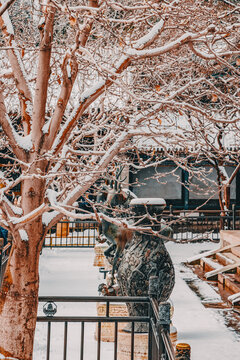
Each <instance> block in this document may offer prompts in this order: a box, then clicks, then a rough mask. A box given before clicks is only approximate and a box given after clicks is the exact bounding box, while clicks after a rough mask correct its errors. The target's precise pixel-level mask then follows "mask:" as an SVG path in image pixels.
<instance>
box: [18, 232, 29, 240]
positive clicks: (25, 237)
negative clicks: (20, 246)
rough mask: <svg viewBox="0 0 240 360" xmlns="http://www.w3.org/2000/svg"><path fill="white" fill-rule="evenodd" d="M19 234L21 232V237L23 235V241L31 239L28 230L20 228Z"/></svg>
mask: <svg viewBox="0 0 240 360" xmlns="http://www.w3.org/2000/svg"><path fill="white" fill-rule="evenodd" d="M19 234H20V237H21V240H22V241H28V240H29V238H28V234H27V232H26V230H24V229H20V230H19Z"/></svg>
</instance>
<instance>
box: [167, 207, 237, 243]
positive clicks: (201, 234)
mask: <svg viewBox="0 0 240 360" xmlns="http://www.w3.org/2000/svg"><path fill="white" fill-rule="evenodd" d="M163 219H164V220H165V222H166V223H167V224H168V225H169V226H170V227H171V228H172V229H173V233H174V239H175V240H176V241H178V242H184V241H199V240H207V239H208V240H212V241H219V240H220V230H238V229H240V217H239V216H236V214H235V212H232V211H231V212H230V213H229V215H227V216H221V215H194V214H182V215H181V214H179V215H177V216H176V215H164V216H163Z"/></svg>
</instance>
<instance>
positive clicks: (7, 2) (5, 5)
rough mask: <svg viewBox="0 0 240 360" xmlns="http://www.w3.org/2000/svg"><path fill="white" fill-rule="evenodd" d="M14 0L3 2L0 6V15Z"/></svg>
mask: <svg viewBox="0 0 240 360" xmlns="http://www.w3.org/2000/svg"><path fill="white" fill-rule="evenodd" d="M15 1H16V0H7V1H5V3H4V4H2V6H1V7H0V16H2V15H3V13H4V12H5V11H6V10H7V9H8V8H9V7H10V6H11V5H12V4H13V3H14V2H15Z"/></svg>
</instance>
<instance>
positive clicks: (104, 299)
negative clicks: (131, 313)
mask: <svg viewBox="0 0 240 360" xmlns="http://www.w3.org/2000/svg"><path fill="white" fill-rule="evenodd" d="M38 300H39V302H44V301H52V302H141V303H144V302H146V303H148V302H149V297H147V296H131V297H129V296H39V298H38Z"/></svg>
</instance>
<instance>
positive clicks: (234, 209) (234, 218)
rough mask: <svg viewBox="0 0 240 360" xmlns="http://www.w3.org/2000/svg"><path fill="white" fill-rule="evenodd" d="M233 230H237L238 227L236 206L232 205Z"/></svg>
mask: <svg viewBox="0 0 240 360" xmlns="http://www.w3.org/2000/svg"><path fill="white" fill-rule="evenodd" d="M232 222H233V223H232V229H233V230H235V225H236V206H235V204H233V205H232Z"/></svg>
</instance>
